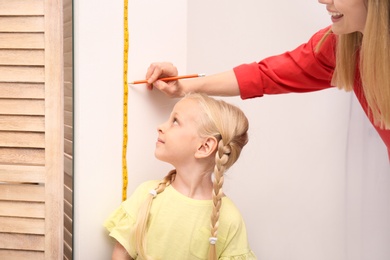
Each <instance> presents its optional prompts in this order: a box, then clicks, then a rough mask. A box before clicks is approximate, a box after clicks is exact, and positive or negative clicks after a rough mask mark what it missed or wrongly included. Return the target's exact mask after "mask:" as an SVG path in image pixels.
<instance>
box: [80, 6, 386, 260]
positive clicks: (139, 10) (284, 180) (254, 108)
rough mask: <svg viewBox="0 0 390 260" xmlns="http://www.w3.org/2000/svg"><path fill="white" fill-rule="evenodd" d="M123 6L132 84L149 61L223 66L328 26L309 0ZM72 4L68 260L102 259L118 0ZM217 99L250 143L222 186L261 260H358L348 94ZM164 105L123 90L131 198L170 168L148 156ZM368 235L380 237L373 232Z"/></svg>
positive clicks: (117, 174)
mask: <svg viewBox="0 0 390 260" xmlns="http://www.w3.org/2000/svg"><path fill="white" fill-rule="evenodd" d="M129 2H130V3H129V30H130V54H129V80H130V81H131V80H136V79H142V78H143V77H144V74H145V72H146V68H147V67H148V65H149V64H150V62H152V61H162V60H166V61H172V62H173V63H174V64H175V65H176V66H177V67H178V68H179V71H180V72H181V73H182V74H184V73H206V74H212V73H214V72H219V71H222V70H226V69H231V68H232V67H233V66H235V65H238V64H240V63H244V62H252V61H258V60H260V59H261V58H264V57H267V56H269V55H273V54H278V53H280V52H283V51H285V50H289V49H292V48H294V47H296V46H297V45H298V44H300V43H302V42H304V41H306V40H307V39H308V38H309V37H310V36H311V35H312V34H313V33H314V32H315V31H317V30H318V29H320V28H322V27H324V26H326V25H328V24H329V22H330V20H329V19H330V18H329V16H328V15H327V12H326V10H325V7H324V6H322V5H320V4H318V2H317V1H312V0H297V1H293V2H291V1H289V0H277V1H266V2H264V1H258V0H246V1H226V0H213V1H210V0H208V1H206V0H197V1H182V0H155V1H150V0H149V1H147V0H143V1H129ZM74 9H75V13H74V14H75V15H74V16H75V21H74V24H75V35H74V39H75V62H74V64H75V109H74V110H75V116H74V118H75V144H74V145H75V152H74V154H75V169H74V175H75V180H74V183H75V201H74V204H75V205H74V206H75V214H74V224H75V229H74V237H75V246H74V251H75V259H76V260H83V259H109V256H110V253H111V244H110V240H109V239H108V237H107V233H106V231H105V230H104V229H103V227H102V223H103V221H104V220H105V218H106V217H107V216H108V214H109V213H110V212H111V211H112V210H113V209H114V208H116V207H117V206H118V204H119V203H120V201H121V187H122V180H121V177H122V168H121V166H122V101H123V86H122V55H123V53H122V51H123V43H122V41H123V21H122V18H123V3H122V2H121V1H104V2H103V1H92V0H89V1H88V0H80V1H75V3H74ZM227 100H228V101H231V102H233V103H235V104H237V105H239V106H240V107H241V108H242V109H243V110H244V111H245V112H246V114H247V116H248V118H249V120H250V141H249V143H248V145H247V146H246V147H245V148H244V151H243V154H242V156H241V158H240V159H239V161H238V162H237V163H236V165H234V166H233V168H231V170H230V171H229V173H228V177H227V181H226V184H225V187H224V188H225V191H226V193H227V194H228V196H230V197H231V198H232V199H233V200H234V201H235V202H236V204H237V206H238V207H239V208H240V209H241V211H242V214H243V215H244V218H245V219H246V222H247V227H248V230H249V238H250V243H251V245H252V248H253V250H254V251H255V253H256V254H257V256H258V257H259V259H267V260H287V259H288V260H290V259H291V260H312V259H316V260H329V259H332V260H345V259H347V257H351V256H353V257H355V258H353V257H352V258H348V259H351V260H357V259H358V258H356V255H357V256H361V255H362V253H361V252H360V251H359V250H360V249H359V248H355V247H356V245H359V243H364V242H366V240H362V239H361V238H362V237H363V236H364V232H362V233H361V234H359V238H357V239H356V237H355V236H353V234H354V231H356V230H357V229H359V230H360V228H361V227H362V225H361V222H359V221H356V219H355V222H352V223H353V225H351V224H349V225H347V222H346V221H347V219H348V220H350V219H351V215H350V214H351V212H353V211H356V210H359V209H361V208H360V207H358V206H355V207H351V206H350V203H349V202H348V201H347V198H348V196H349V197H352V198H350V200H352V201H353V202H356V204H359V203H360V201H356V200H354V195H359V196H360V195H361V194H363V193H364V192H362V191H361V190H358V189H357V188H356V187H355V186H353V187H354V189H349V193H348V192H346V190H347V187H351V186H350V185H351V184H350V183H348V182H347V176H348V175H347V174H346V168H347V167H350V168H351V166H350V164H349V163H348V162H350V160H352V159H354V158H356V156H352V157H350V156H349V157H347V154H349V153H348V151H349V150H348V149H347V147H349V148H350V146H348V144H349V143H350V142H351V138H349V137H348V136H349V135H350V134H351V133H350V132H348V124H349V118H350V111H351V110H350V103H351V95H350V94H347V93H344V92H342V91H338V90H326V91H322V92H318V93H310V94H299V95H294V94H290V95H280V96H272V97H263V98H261V99H254V100H247V101H241V100H240V99H239V98H227ZM173 102H174V100H169V99H167V98H166V97H165V96H163V95H162V94H160V93H158V92H154V91H153V92H148V91H146V90H145V89H144V88H143V86H141V85H137V86H136V87H130V88H129V110H128V112H129V142H128V168H129V169H128V171H129V173H128V174H129V187H128V193H129V194H130V193H131V191H132V189H133V188H134V187H135V186H137V185H138V184H139V183H140V182H141V181H144V180H147V179H151V178H161V177H162V176H164V175H165V173H166V172H167V171H168V170H169V169H170V166H169V165H166V164H164V163H161V162H159V161H157V160H156V159H155V158H154V156H153V151H154V143H155V139H156V126H157V125H158V124H159V123H160V122H162V121H164V120H165V119H166V117H167V115H168V113H169V111H170V109H171V107H172V105H173ZM350 149H351V148H350ZM373 151H374V152H375V151H376V150H375V149H373ZM381 152H382V151H381ZM351 158H352V159H351ZM367 167H369V166H367ZM367 171H368V172H370V168H368V169H367ZM386 185H387V184H384V185H383V186H382V187H383V189H384V190H386V189H387V188H388V187H389V186H386ZM373 187H375V186H373ZM387 190H388V189H387ZM384 193H385V192H384ZM375 198H377V197H375ZM369 201H370V200H365V203H366V204H367V203H368V202H369ZM359 205H361V204H359ZM380 205H385V202H383V203H382V204H379V206H378V207H376V209H378V210H379V209H380V208H381V207H380ZM356 214H358V215H356V216H358V217H360V216H361V214H362V213H361V212H357V213H356ZM359 214H360V215H359ZM353 216H355V215H353ZM365 217H366V216H365ZM371 220H372V218H371ZM381 221H382V222H384V221H385V220H383V219H381ZM357 227H358V228H357ZM372 234H373V232H371V235H372ZM378 234H379V235H378ZM374 235H375V234H374ZM351 237H353V238H354V239H352V242H351ZM376 237H377V239H376V240H375V241H380V242H382V243H383V244H386V242H388V240H387V237H386V235H384V233H383V232H382V233H380V232H376ZM381 237H385V238H386V240H381V239H380V238H381ZM351 248H352V249H351ZM371 248H374V247H371ZM379 249H382V248H379ZM351 250H352V251H351ZM383 250H384V249H382V251H383ZM366 253H367V252H366ZM362 259H363V258H362ZM368 259H369V258H367V260H368ZM379 259H380V260H382V258H378V259H373V260H379ZM383 259H386V258H383ZM359 260H360V259H359ZM370 260H372V259H370Z"/></svg>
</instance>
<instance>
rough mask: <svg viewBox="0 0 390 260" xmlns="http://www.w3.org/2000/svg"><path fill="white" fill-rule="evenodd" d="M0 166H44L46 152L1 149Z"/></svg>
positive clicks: (39, 150)
mask: <svg viewBox="0 0 390 260" xmlns="http://www.w3.org/2000/svg"><path fill="white" fill-rule="evenodd" d="M0 164H30V165H44V164H45V150H44V149H32V148H3V147H0Z"/></svg>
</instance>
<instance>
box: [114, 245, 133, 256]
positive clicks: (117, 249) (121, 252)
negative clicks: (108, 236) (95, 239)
mask: <svg viewBox="0 0 390 260" xmlns="http://www.w3.org/2000/svg"><path fill="white" fill-rule="evenodd" d="M111 259H112V260H133V258H131V256H130V255H129V253H127V251H126V249H125V248H124V247H123V246H122V245H121V244H120V243H119V242H116V243H115V246H114V250H113V252H112V257H111Z"/></svg>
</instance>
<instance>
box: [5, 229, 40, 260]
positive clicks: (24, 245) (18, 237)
mask: <svg viewBox="0 0 390 260" xmlns="http://www.w3.org/2000/svg"><path fill="white" fill-rule="evenodd" d="M0 245H1V246H0V247H1V248H3V249H21V250H35V251H43V250H44V249H45V247H44V245H45V244H44V236H41V235H30V234H7V233H0ZM5 259H7V258H5Z"/></svg>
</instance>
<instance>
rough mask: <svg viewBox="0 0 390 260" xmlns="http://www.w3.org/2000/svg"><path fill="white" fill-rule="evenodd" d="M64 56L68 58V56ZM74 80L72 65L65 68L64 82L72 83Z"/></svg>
mask: <svg viewBox="0 0 390 260" xmlns="http://www.w3.org/2000/svg"><path fill="white" fill-rule="evenodd" d="M64 58H67V57H66V56H65V57H64ZM72 81H73V69H72V68H70V67H65V68H64V83H65V84H66V83H72Z"/></svg>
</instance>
